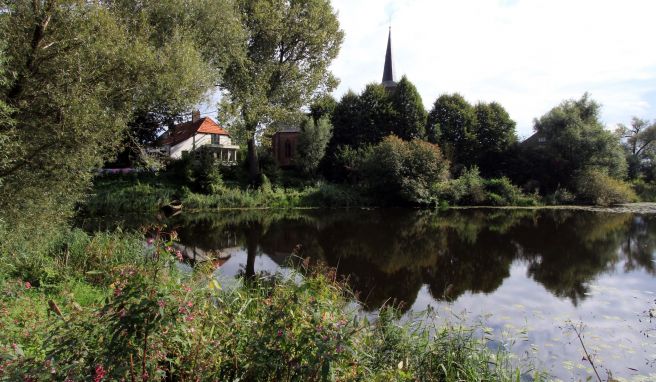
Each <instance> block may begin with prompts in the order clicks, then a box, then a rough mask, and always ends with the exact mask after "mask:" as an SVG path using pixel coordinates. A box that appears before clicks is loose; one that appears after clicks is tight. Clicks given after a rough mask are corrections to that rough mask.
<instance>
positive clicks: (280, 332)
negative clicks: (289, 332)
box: [278, 329, 282, 337]
mask: <svg viewBox="0 0 656 382" xmlns="http://www.w3.org/2000/svg"><path fill="white" fill-rule="evenodd" d="M278 337H282V329H278Z"/></svg>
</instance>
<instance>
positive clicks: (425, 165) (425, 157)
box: [360, 136, 449, 204]
mask: <svg viewBox="0 0 656 382" xmlns="http://www.w3.org/2000/svg"><path fill="white" fill-rule="evenodd" d="M448 169H449V162H448V161H447V160H445V159H444V158H443V157H442V152H441V151H440V149H439V147H438V146H437V145H433V144H431V143H428V142H424V141H420V140H418V139H415V140H412V141H410V142H407V141H403V140H401V139H400V138H398V137H395V136H389V137H387V138H385V139H384V140H383V141H382V142H381V143H379V144H378V145H376V146H374V147H373V148H372V150H371V152H370V153H369V155H368V156H367V157H366V158H364V159H363V163H362V166H361V170H360V172H361V176H362V178H363V180H364V181H365V183H366V184H367V186H368V187H369V188H370V190H371V192H373V193H375V194H376V195H378V196H379V197H380V198H381V200H386V201H387V202H393V203H394V202H401V203H411V204H427V203H431V202H432V194H431V187H432V185H433V184H434V183H437V182H440V181H444V180H445V179H446V177H447V175H448Z"/></svg>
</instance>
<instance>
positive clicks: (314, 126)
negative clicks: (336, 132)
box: [297, 118, 332, 175]
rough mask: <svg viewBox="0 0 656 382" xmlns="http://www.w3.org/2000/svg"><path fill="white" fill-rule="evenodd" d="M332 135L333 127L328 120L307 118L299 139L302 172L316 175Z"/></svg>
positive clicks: (298, 161)
mask: <svg viewBox="0 0 656 382" xmlns="http://www.w3.org/2000/svg"><path fill="white" fill-rule="evenodd" d="M331 134H332V125H331V124H330V121H329V120H328V118H321V119H319V120H318V121H316V122H315V121H314V120H313V119H312V118H307V119H306V120H305V121H304V122H303V124H302V125H301V133H300V135H299V137H298V149H297V151H298V160H297V164H298V166H299V167H300V168H301V170H302V171H303V172H304V173H305V174H308V175H314V174H315V173H316V170H317V168H318V167H319V163H320V162H321V160H322V159H323V157H324V155H325V153H326V146H327V145H328V141H330V137H331Z"/></svg>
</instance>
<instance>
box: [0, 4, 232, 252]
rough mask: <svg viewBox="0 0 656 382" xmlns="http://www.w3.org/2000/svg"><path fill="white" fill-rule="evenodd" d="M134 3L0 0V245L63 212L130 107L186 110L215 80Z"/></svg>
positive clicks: (79, 196) (117, 142)
mask: <svg viewBox="0 0 656 382" xmlns="http://www.w3.org/2000/svg"><path fill="white" fill-rule="evenodd" d="M143 3H145V2H138V1H127V0H125V1H120V2H118V1H114V2H113V1H107V2H99V1H98V2H96V1H94V2H91V1H82V0H39V1H36V0H14V1H0V10H1V11H0V41H2V42H4V45H5V46H4V52H3V54H2V60H1V61H2V65H3V66H4V68H3V69H4V70H5V73H6V74H7V75H6V76H5V79H4V80H3V81H0V105H2V104H6V105H7V106H8V108H10V109H11V110H10V117H11V120H12V123H6V122H5V121H4V118H3V120H2V121H0V122H2V123H0V152H2V153H3V154H2V156H0V157H1V158H4V159H7V160H4V159H3V160H0V220H4V222H5V224H6V225H7V226H11V228H10V230H11V233H12V234H15V235H11V237H12V239H7V240H0V247H2V244H6V243H7V242H15V243H18V242H21V239H26V240H27V241H26V242H29V241H31V239H39V238H43V237H48V234H49V233H50V232H51V230H52V229H53V228H56V227H60V226H61V225H60V224H59V223H62V222H63V221H64V220H65V219H66V218H67V217H69V216H71V214H72V212H73V207H74V206H75V204H77V203H79V202H80V201H82V200H83V198H84V194H85V192H86V190H87V189H88V187H89V185H90V183H91V180H92V178H93V176H94V172H95V171H96V170H95V169H97V168H98V167H99V166H101V165H102V163H103V162H104V161H105V160H108V159H111V158H112V157H113V156H114V155H115V154H116V152H117V151H118V150H120V148H121V144H122V142H123V138H124V134H125V132H126V129H127V124H128V122H129V121H130V120H131V119H132V118H133V115H134V113H135V111H137V110H142V109H147V108H149V107H151V106H152V105H157V104H161V103H167V104H168V105H170V106H171V107H172V108H174V109H178V110H180V109H185V108H189V107H191V106H192V105H194V104H195V103H197V102H198V101H200V100H201V99H202V97H203V95H204V93H206V92H207V91H208V90H209V89H211V87H212V85H213V84H214V83H215V78H213V77H214V76H212V67H213V66H214V64H213V63H208V62H207V59H206V57H204V55H203V54H202V53H201V51H200V50H199V49H198V48H197V44H196V43H195V39H194V36H193V35H190V33H188V30H187V29H186V28H184V27H176V25H177V22H174V23H173V25H172V24H166V25H167V28H169V29H168V30H166V31H159V30H157V28H156V27H154V26H156V24H155V23H152V22H151V21H152V20H153V18H152V17H151V14H152V13H144V12H145V11H144V10H143V9H142V8H140V7H141V5H143ZM129 5H133V6H135V7H137V8H134V9H132V10H130V11H129V12H122V11H121V10H122V9H124V8H125V7H127V6H129ZM219 27H220V26H219ZM3 110H8V109H7V108H3ZM0 228H1V227H0ZM36 233H38V234H36ZM3 239H4V238H3ZM0 250H2V248H0ZM12 251H15V249H12Z"/></svg>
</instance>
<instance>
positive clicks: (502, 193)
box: [434, 166, 538, 206]
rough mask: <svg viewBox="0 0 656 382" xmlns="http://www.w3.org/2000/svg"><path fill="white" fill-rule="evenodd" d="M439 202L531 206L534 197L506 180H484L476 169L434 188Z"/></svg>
mask: <svg viewBox="0 0 656 382" xmlns="http://www.w3.org/2000/svg"><path fill="white" fill-rule="evenodd" d="M434 191H435V193H436V194H437V195H438V196H439V198H440V199H441V200H446V201H448V202H449V203H451V204H458V205H489V206H533V205H536V204H537V203H538V201H537V199H536V197H535V196H532V195H526V194H524V193H523V192H522V190H521V189H520V188H519V187H517V186H515V185H514V184H512V183H511V182H510V180H509V179H508V178H505V177H502V178H497V179H484V178H482V177H481V175H480V172H479V170H478V167H476V166H474V167H471V168H469V169H465V170H464V171H463V172H462V174H461V175H460V177H458V178H457V179H453V180H449V181H447V182H444V183H440V184H436V185H435V186H434Z"/></svg>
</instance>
